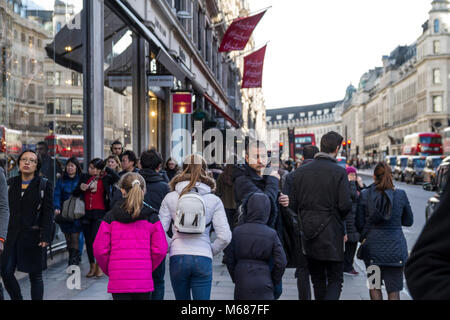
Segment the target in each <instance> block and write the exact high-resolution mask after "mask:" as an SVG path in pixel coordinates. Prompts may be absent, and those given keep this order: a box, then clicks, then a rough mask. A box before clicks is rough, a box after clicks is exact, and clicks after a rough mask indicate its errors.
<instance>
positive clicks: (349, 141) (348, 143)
mask: <svg viewBox="0 0 450 320" xmlns="http://www.w3.org/2000/svg"><path fill="white" fill-rule="evenodd" d="M347 146H348V148H349V149H351V147H352V140H348V141H347Z"/></svg>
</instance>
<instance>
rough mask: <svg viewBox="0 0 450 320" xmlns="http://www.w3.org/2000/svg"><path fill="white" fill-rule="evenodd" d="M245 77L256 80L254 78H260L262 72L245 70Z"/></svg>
mask: <svg viewBox="0 0 450 320" xmlns="http://www.w3.org/2000/svg"><path fill="white" fill-rule="evenodd" d="M245 75H246V76H249V77H255V78H256V77H260V76H261V75H262V71H253V70H247V71H245Z"/></svg>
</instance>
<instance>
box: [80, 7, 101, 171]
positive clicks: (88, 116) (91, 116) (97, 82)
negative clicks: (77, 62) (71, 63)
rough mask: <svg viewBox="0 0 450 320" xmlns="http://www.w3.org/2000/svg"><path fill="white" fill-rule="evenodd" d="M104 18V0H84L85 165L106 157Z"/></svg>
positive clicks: (85, 166)
mask: <svg viewBox="0 0 450 320" xmlns="http://www.w3.org/2000/svg"><path fill="white" fill-rule="evenodd" d="M103 28H104V19H103V1H102V0H84V1H83V14H82V28H81V29H82V32H83V48H84V63H83V93H84V95H83V114H84V168H85V169H86V168H87V163H88V162H89V161H90V160H91V159H93V158H97V157H98V158H103V150H104V133H103V126H104V121H103V118H104V100H103V92H104V91H103V84H104V81H103V79H104V74H103V60H104V57H103V52H104V40H103V39H104V29H103Z"/></svg>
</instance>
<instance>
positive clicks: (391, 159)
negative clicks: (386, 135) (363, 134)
mask: <svg viewBox="0 0 450 320" xmlns="http://www.w3.org/2000/svg"><path fill="white" fill-rule="evenodd" d="M384 161H385V162H386V163H387V164H388V165H389V166H390V167H391V170H392V172H394V169H395V165H396V164H397V156H386V158H385V159H384Z"/></svg>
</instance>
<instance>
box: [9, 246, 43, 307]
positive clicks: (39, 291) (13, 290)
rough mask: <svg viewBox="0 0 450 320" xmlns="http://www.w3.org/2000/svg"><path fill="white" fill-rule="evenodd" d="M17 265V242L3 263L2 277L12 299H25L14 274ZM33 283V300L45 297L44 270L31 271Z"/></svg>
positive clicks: (31, 281)
mask: <svg viewBox="0 0 450 320" xmlns="http://www.w3.org/2000/svg"><path fill="white" fill-rule="evenodd" d="M16 267H17V242H16V244H15V245H14V247H13V248H11V251H10V254H9V256H8V259H7V261H6V262H5V264H4V265H2V272H1V273H2V278H3V283H4V285H5V289H6V291H7V292H8V294H9V296H10V297H11V300H23V297H22V292H21V291H20V286H19V282H18V281H17V279H16V277H15V276H14V272H15V271H16ZM29 275H30V283H31V300H43V299H44V280H43V279H42V271H40V272H35V273H30V274H29Z"/></svg>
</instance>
